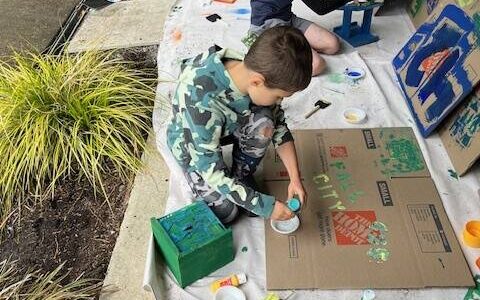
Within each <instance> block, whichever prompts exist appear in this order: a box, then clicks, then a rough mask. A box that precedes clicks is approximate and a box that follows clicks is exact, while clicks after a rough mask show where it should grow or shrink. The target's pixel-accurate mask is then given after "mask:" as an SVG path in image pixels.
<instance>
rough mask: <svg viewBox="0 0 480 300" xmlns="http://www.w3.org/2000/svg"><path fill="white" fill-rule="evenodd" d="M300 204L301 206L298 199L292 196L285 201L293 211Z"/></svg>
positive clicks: (295, 210)
mask: <svg viewBox="0 0 480 300" xmlns="http://www.w3.org/2000/svg"><path fill="white" fill-rule="evenodd" d="M300 206H301V203H300V200H298V199H297V198H292V199H290V200H288V201H287V207H288V208H289V209H290V210H291V211H293V212H294V213H296V212H298V211H299V210H300Z"/></svg>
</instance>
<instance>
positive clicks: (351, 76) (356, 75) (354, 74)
mask: <svg viewBox="0 0 480 300" xmlns="http://www.w3.org/2000/svg"><path fill="white" fill-rule="evenodd" d="M344 74H345V76H346V77H347V79H348V80H349V81H350V82H351V83H356V82H357V81H358V80H360V79H362V78H363V77H364V76H365V70H364V69H362V68H360V67H350V68H346V69H345V72H344Z"/></svg>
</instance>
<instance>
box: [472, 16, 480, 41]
mask: <svg viewBox="0 0 480 300" xmlns="http://www.w3.org/2000/svg"><path fill="white" fill-rule="evenodd" d="M473 21H474V22H475V36H476V37H477V45H478V46H479V47H480V14H479V13H475V14H474V15H473Z"/></svg>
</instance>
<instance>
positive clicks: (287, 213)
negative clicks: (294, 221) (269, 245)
mask: <svg viewBox="0 0 480 300" xmlns="http://www.w3.org/2000/svg"><path fill="white" fill-rule="evenodd" d="M293 216H295V214H294V213H293V212H292V211H291V210H290V209H289V208H288V207H287V206H286V205H285V204H284V203H282V202H280V201H275V206H274V207H273V212H272V215H271V216H270V219H272V220H277V221H284V220H288V219H291V218H293Z"/></svg>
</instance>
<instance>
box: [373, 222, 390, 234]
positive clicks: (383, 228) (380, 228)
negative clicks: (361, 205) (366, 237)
mask: <svg viewBox="0 0 480 300" xmlns="http://www.w3.org/2000/svg"><path fill="white" fill-rule="evenodd" d="M369 228H370V229H373V230H378V231H380V232H381V233H385V232H388V227H387V225H385V223H382V222H380V221H375V222H373V223H372V225H370V227H369Z"/></svg>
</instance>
